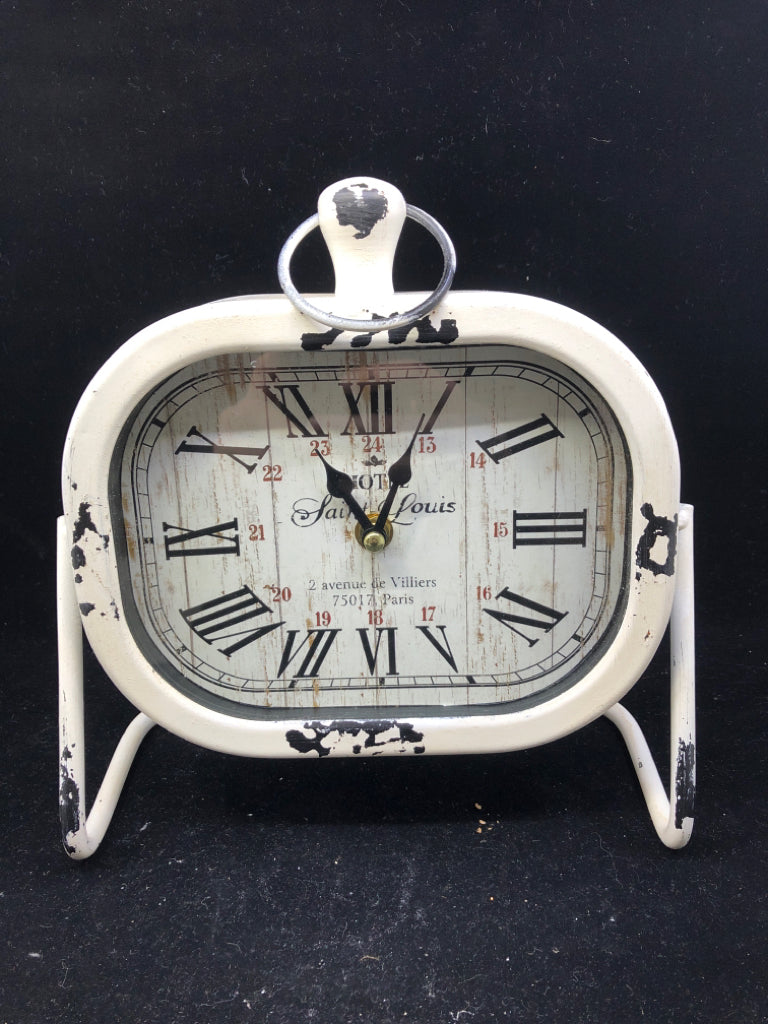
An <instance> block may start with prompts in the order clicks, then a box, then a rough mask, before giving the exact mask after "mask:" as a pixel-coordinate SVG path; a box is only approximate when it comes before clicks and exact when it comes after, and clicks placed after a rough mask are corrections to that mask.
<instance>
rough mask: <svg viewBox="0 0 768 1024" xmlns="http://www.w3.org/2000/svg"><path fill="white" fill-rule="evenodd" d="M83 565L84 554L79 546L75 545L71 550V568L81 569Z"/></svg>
mask: <svg viewBox="0 0 768 1024" xmlns="http://www.w3.org/2000/svg"><path fill="white" fill-rule="evenodd" d="M84 565H85V552H84V551H83V549H82V548H81V547H80V545H79V544H75V546H74V547H73V548H72V568H73V569H82V568H83V566H84ZM78 582H79V580H78Z"/></svg>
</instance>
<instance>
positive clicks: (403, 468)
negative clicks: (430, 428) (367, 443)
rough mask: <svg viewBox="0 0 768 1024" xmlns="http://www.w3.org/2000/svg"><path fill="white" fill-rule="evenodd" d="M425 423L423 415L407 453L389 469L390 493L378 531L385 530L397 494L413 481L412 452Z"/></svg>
mask: <svg viewBox="0 0 768 1024" xmlns="http://www.w3.org/2000/svg"><path fill="white" fill-rule="evenodd" d="M423 422H424V413H422V414H421V419H420V420H419V424H418V426H417V427H416V429H415V430H414V432H413V437H412V438H411V443H410V444H409V445H408V447H407V448H406V449H405V451H404V452H403V454H402V455H401V456H400V458H399V459H398V460H397V462H393V463H392V465H391V466H390V468H389V471H388V473H387V476H388V477H389V491H388V492H387V496H386V498H385V499H384V504H383V505H382V506H381V512H379V517H378V519H377V520H376V526H375V529H376V530H379V531H381V530H383V529H384V524H385V523H386V521H387V516H388V515H389V512H390V509H391V508H392V502H393V501H394V500H395V495H396V494H397V492H398V490H399V488H401V487H404V486H405V484H407V483H408V481H409V480H410V479H411V452H412V451H413V446H414V444H415V443H416V438H417V437H418V435H419V431H420V430H421V424H422V423H423Z"/></svg>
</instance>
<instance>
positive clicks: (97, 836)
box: [57, 516, 155, 860]
mask: <svg viewBox="0 0 768 1024" xmlns="http://www.w3.org/2000/svg"><path fill="white" fill-rule="evenodd" d="M57 527H58V535H57V592H58V630H59V812H60V816H61V835H62V839H63V842H64V849H65V850H66V851H67V853H68V854H69V856H70V857H72V858H73V859H74V860H83V859H85V858H86V857H90V856H91V854H92V853H94V852H95V851H96V849H97V848H98V846H99V843H101V840H102V839H103V838H104V833H105V832H106V831H107V828H108V826H109V823H110V821H111V820H112V815H113V813H114V810H115V807H116V806H117V801H118V799H119V797H120V793H121V791H122V788H123V784H124V783H125V779H126V776H127V775H128V772H129V770H130V767H131V764H132V762H133V759H134V757H135V756H136V751H137V750H138V749H139V746H140V745H141V741H142V740H143V739H144V737H145V736H146V735H147V733H148V732H149V730H150V729H151V728H152V726H153V725H154V724H155V723H154V722H153V721H152V719H151V718H148V717H147V716H146V715H144V714H139V715H137V716H136V718H134V719H133V721H132V722H131V724H130V725H129V726H128V728H127V729H126V730H125V732H124V733H123V736H122V738H121V740H120V742H119V743H118V745H117V748H116V750H115V753H114V754H113V756H112V760H111V761H110V764H109V767H108V768H107V771H106V773H105V775H104V780H103V782H102V784H101V786H100V788H99V792H98V793H97V795H96V799H95V801H94V804H93V808H92V809H91V813H90V814H87V815H86V806H87V805H86V799H85V728H84V708H83V627H82V623H81V621H80V610H79V608H78V606H77V597H76V594H75V589H74V583H73V582H72V567H71V565H70V564H69V558H70V551H69V549H70V545H69V544H68V535H67V527H66V524H65V522H64V517H63V516H60V517H59V520H58V524H57Z"/></svg>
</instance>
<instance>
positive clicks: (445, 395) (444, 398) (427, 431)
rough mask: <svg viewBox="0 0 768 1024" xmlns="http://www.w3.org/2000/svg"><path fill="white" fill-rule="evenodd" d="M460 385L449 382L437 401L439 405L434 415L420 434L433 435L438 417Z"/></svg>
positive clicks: (433, 411) (455, 381)
mask: <svg viewBox="0 0 768 1024" xmlns="http://www.w3.org/2000/svg"><path fill="white" fill-rule="evenodd" d="M458 383H459V382H458V381H457V380H451V381H448V383H447V384H446V385H445V389H444V390H443V393H442V395H440V398H439V399H438V400H437V405H436V406H435V408H434V409H433V410H432V415H431V416H430V417H429V418H428V419H427V422H426V423H425V424H424V426H423V427H422V428H421V430H420V431H419V433H420V434H431V433H432V429H433V427H434V425H435V423H436V421H437V417H438V416H439V415H440V413H441V412H442V411H443V409H444V408H445V403H446V402H447V401H448V399H449V398H450V397H451V393H452V391H453V389H454V388H455V387H456V385H457V384H458Z"/></svg>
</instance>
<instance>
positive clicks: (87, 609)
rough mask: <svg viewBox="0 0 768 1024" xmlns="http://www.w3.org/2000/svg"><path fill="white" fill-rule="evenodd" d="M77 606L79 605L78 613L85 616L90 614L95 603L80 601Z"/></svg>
mask: <svg viewBox="0 0 768 1024" xmlns="http://www.w3.org/2000/svg"><path fill="white" fill-rule="evenodd" d="M79 607H80V614H81V615H83V616H86V615H90V614H91V612H92V611H93V610H94V608H95V607H96V605H95V604H93V603H92V602H91V601H81V602H80V605H79Z"/></svg>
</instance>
